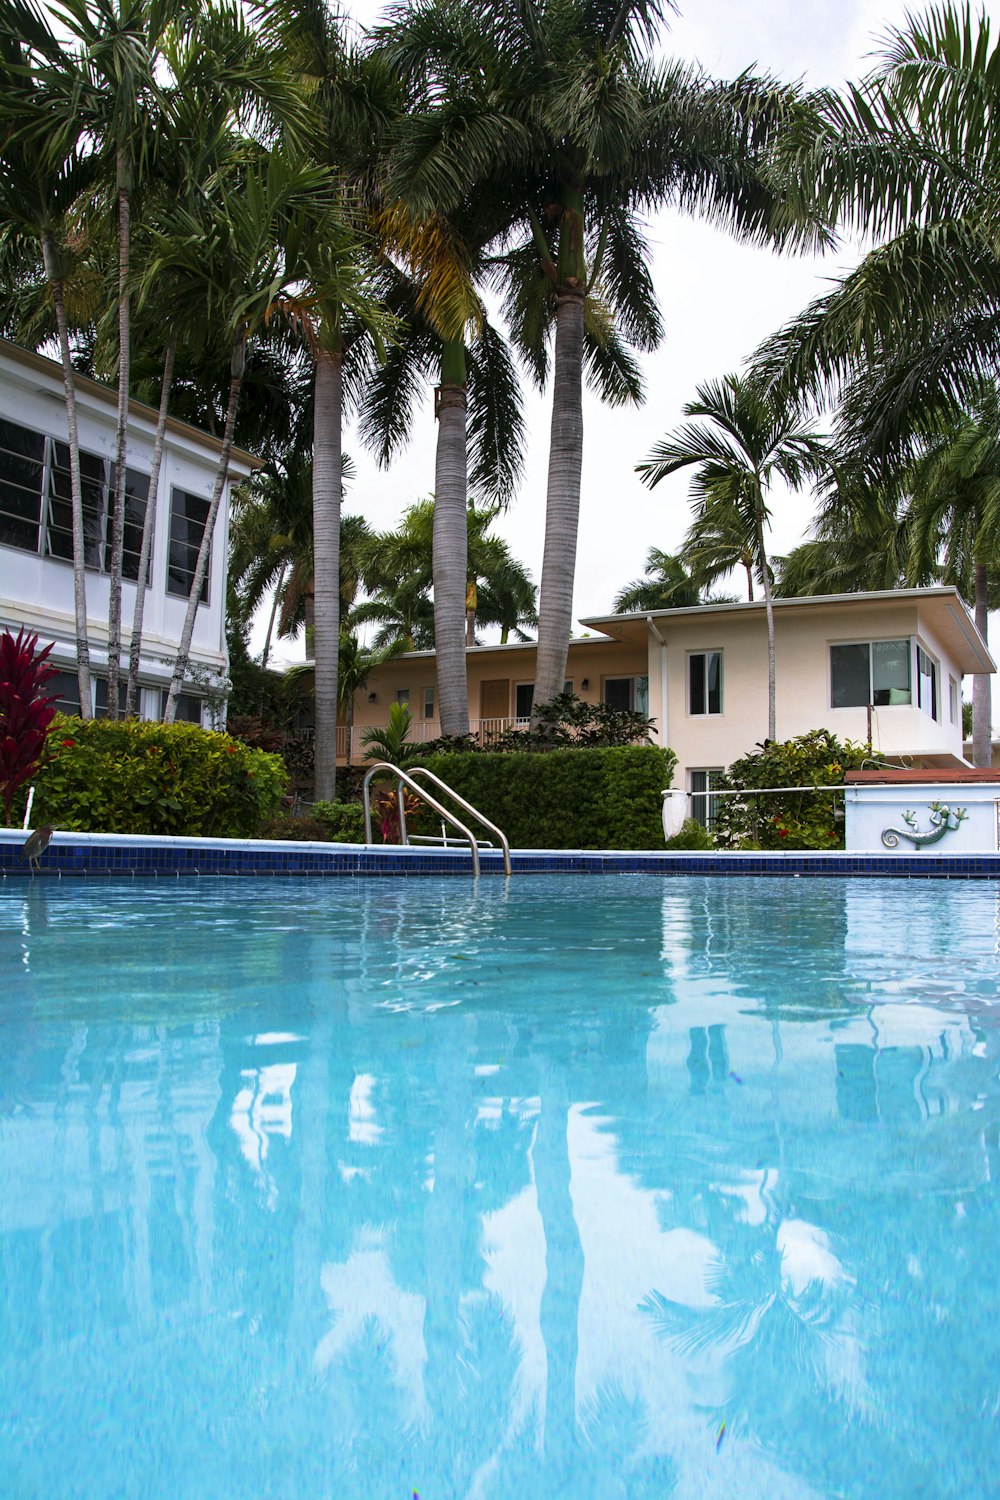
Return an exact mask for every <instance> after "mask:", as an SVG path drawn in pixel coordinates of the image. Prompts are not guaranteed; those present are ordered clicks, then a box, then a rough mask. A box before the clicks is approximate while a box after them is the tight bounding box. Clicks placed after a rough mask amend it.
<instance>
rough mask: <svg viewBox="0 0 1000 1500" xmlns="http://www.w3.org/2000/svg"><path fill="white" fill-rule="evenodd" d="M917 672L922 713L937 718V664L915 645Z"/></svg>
mask: <svg viewBox="0 0 1000 1500" xmlns="http://www.w3.org/2000/svg"><path fill="white" fill-rule="evenodd" d="M917 672H918V674H919V682H918V695H919V703H920V707H921V708H922V709H923V711H924V713H927V714H930V716H931V718H932V719H936V718H937V716H938V715H937V664H936V662H933V661H932V660H931V658H930V657H929V656H928V655H927V652H926V651H923V650H922V649H921V648H920V647H919V646H918V647H917Z"/></svg>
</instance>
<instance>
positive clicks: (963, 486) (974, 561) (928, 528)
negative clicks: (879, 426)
mask: <svg viewBox="0 0 1000 1500" xmlns="http://www.w3.org/2000/svg"><path fill="white" fill-rule="evenodd" d="M911 482H912V487H913V498H912V500H911V502H910V529H911V538H912V550H911V569H912V571H913V572H918V571H921V572H927V571H929V570H931V569H934V568H935V567H940V570H941V576H942V581H943V582H945V583H954V584H957V585H958V586H959V588H962V589H964V590H965V591H966V594H967V596H971V597H973V599H974V601H975V618H976V627H977V629H978V631H979V634H980V635H981V636H982V638H983V640H985V639H986V632H987V628H988V624H989V613H988V612H989V606H990V602H991V595H992V594H993V593H994V592H995V591H996V587H997V584H998V582H1000V570H998V559H1000V395H998V392H997V389H996V387H995V386H986V387H983V388H981V389H980V393H979V399H978V401H977V402H976V405H975V408H974V410H972V411H970V412H968V413H966V414H965V415H963V416H962V417H960V418H958V419H957V420H955V421H953V422H951V423H949V424H948V425H947V426H946V427H944V429H943V430H942V431H941V432H940V433H939V434H938V436H937V437H936V438H930V439H928V440H927V442H926V445H925V448H924V452H923V453H922V454H921V456H920V457H919V458H918V459H917V461H916V463H915V464H914V466H913V473H912V481H911ZM970 585H971V587H970ZM991 723H992V704H991V687H990V679H989V677H988V676H987V675H986V674H985V673H976V675H975V676H974V677H973V679H972V763H973V765H975V766H990V765H992V763H993V751H992V744H991V738H992V731H991Z"/></svg>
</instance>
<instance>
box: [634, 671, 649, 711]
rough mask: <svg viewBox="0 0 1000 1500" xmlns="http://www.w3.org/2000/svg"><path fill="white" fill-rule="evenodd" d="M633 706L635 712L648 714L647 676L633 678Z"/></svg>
mask: <svg viewBox="0 0 1000 1500" xmlns="http://www.w3.org/2000/svg"><path fill="white" fill-rule="evenodd" d="M634 707H635V711H636V713H637V714H643V715H644V716H645V717H647V718H648V716H649V678H648V677H637V678H636V679H635V700H634Z"/></svg>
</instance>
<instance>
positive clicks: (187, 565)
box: [167, 489, 212, 604]
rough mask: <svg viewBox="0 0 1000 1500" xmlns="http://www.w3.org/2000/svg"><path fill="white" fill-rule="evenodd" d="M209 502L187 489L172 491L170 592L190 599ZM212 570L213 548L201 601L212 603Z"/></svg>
mask: <svg viewBox="0 0 1000 1500" xmlns="http://www.w3.org/2000/svg"><path fill="white" fill-rule="evenodd" d="M208 511H209V502H208V501H207V500H203V499H202V497H201V496H200V495H189V494H188V493H187V492H186V490H176V489H172V490H171V491H170V556H169V561H168V563H167V593H168V594H178V595H180V597H181V598H182V599H187V598H188V596H189V595H190V593H191V585H192V584H193V583H194V572H195V568H196V567H197V565H198V549H199V548H200V546H201V539H202V537H203V536H204V534H205V523H206V521H207V520H208ZM211 571H212V554H211V551H209V555H208V567H207V568H206V570H205V582H204V584H203V586H202V590H201V599H200V600H199V603H201V604H207V603H208V579H209V574H210V573H211Z"/></svg>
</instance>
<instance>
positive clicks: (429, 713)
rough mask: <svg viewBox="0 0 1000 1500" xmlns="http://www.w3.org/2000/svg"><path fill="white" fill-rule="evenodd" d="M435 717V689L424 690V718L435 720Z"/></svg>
mask: <svg viewBox="0 0 1000 1500" xmlns="http://www.w3.org/2000/svg"><path fill="white" fill-rule="evenodd" d="M433 717H434V689H433V688H424V718H425V719H433Z"/></svg>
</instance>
